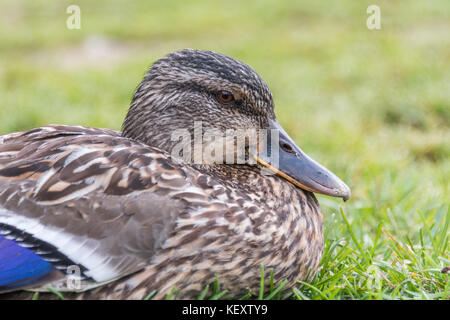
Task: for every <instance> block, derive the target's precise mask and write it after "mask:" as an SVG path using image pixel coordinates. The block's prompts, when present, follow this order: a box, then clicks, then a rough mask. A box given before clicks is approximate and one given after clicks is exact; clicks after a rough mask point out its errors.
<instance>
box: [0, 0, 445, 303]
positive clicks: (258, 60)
mask: <svg viewBox="0 0 450 320" xmlns="http://www.w3.org/2000/svg"><path fill="white" fill-rule="evenodd" d="M76 3H77V4H78V5H79V6H80V8H81V11H82V21H81V23H82V25H81V26H82V28H81V29H80V30H68V29H67V28H66V27H65V20H66V19H67V14H66V13H65V8H66V7H67V6H68V5H69V4H73V1H58V2H52V3H49V2H47V1H42V0H40V1H31V0H28V1H25V0H23V1H15V0H14V1H13V0H4V1H2V2H1V3H0V134H3V133H7V132H12V131H19V130H26V129H31V128H33V127H37V126H41V125H45V124H48V123H62V124H81V125H89V126H96V127H109V128H114V129H119V128H120V125H121V122H122V119H123V117H124V115H125V113H126V111H127V106H128V104H129V101H130V98H131V95H132V92H133V90H134V88H135V87H136V85H137V84H138V82H139V81H140V79H141V77H142V75H143V73H144V71H145V69H146V68H147V67H148V66H149V65H150V64H151V63H152V62H153V61H154V60H155V59H157V58H159V57H161V56H163V55H164V54H166V53H168V52H170V51H173V50H176V49H181V48H186V47H191V48H200V49H210V50H214V51H219V52H223V53H225V54H228V55H230V56H233V57H235V58H238V59H240V60H242V61H245V62H246V63H248V64H249V65H251V66H252V67H254V68H255V69H256V70H257V71H258V72H259V73H260V74H261V76H262V77H263V78H264V79H265V80H266V82H267V83H268V85H269V86H270V88H271V89H272V92H273V95H274V98H275V103H276V113H277V116H278V118H279V120H280V122H281V123H282V124H283V126H284V127H285V129H286V130H287V131H288V132H289V134H290V135H291V136H292V137H293V138H294V139H295V140H296V142H297V143H298V144H299V145H300V146H301V147H302V148H303V149H304V150H305V151H306V152H307V153H308V154H310V155H311V156H312V157H313V158H315V159H317V160H319V162H321V163H322V164H324V165H325V166H326V167H328V168H329V169H331V170H332V171H333V172H335V173H336V174H337V175H338V176H339V177H341V178H342V179H343V180H344V181H346V182H347V183H348V185H349V186H350V187H351V188H352V192H353V195H352V198H351V199H350V201H348V202H346V203H342V202H340V201H339V200H337V199H332V198H328V197H322V196H319V202H320V203H321V206H322V210H323V213H324V219H325V222H324V223H325V225H324V230H325V235H324V236H325V252H324V257H323V260H322V263H321V269H320V271H319V273H318V274H317V275H316V276H315V278H314V279H313V280H312V282H309V283H299V284H298V287H297V288H296V289H295V290H293V291H290V292H285V291H284V290H283V288H280V287H279V286H281V284H282V280H283V279H277V283H273V284H272V286H271V288H266V289H268V290H264V291H261V292H262V293H261V292H256V293H251V294H249V295H247V296H246V297H242V298H261V297H264V298H285V297H287V296H289V297H291V298H294V299H295V298H297V299H449V298H450V294H449V282H448V274H447V273H441V270H442V269H443V268H444V267H446V266H449V265H450V262H449V254H448V253H449V248H448V243H449V239H448V234H449V233H448V225H449V219H450V218H449V204H450V196H449V195H450V190H449V185H450V184H449V181H450V161H449V159H450V142H449V136H450V88H449V83H450V72H449V70H450V57H449V51H448V48H449V46H450V37H449V32H448V31H449V29H450V24H449V21H450V20H449V19H448V17H449V15H450V3H449V2H448V1H447V0H434V1H429V2H428V1H422V2H418V1H416V2H414V3H410V2H399V1H396V2H393V1H388V0H380V1H376V4H378V5H379V6H380V8H381V15H382V16H381V22H382V29H381V30H378V31H370V30H368V29H367V28H366V26H365V21H366V18H367V14H366V8H367V6H368V5H369V4H374V3H373V1H351V0H346V1H339V2H335V1H322V2H317V3H311V2H308V1H284V2H281V1H280V2H276V3H275V2H269V1H268V0H267V1H246V2H243V1H237V0H236V1H228V2H214V1H208V2H204V1H201V2H200V1H191V2H189V4H184V3H181V2H179V1H164V2H156V1H135V2H133V3H127V4H125V3H123V2H120V1H117V2H111V1H95V2H93V1H87V0H83V1H81V0H80V1H76ZM99 52H100V53H102V54H99ZM256 267H257V266H256ZM218 276H219V282H220V275H218ZM219 287H220V286H219V285H216V286H215V287H214V286H212V287H208V288H205V290H206V291H204V292H203V293H202V295H201V296H200V298H210V297H213V298H226V297H227V296H228V295H227V293H226V294H222V292H221V291H220V290H217V288H219ZM276 290H278V291H276ZM267 292H269V293H267ZM221 294H222V295H221ZM174 297H175V292H174V293H173V295H172V296H171V297H169V298H174ZM148 298H151V296H150V297H148Z"/></svg>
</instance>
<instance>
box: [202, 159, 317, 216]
mask: <svg viewBox="0 0 450 320" xmlns="http://www.w3.org/2000/svg"><path fill="white" fill-rule="evenodd" d="M196 167H197V169H198V170H200V171H202V172H205V173H208V174H209V175H212V176H214V178H216V179H217V180H218V181H219V182H221V184H223V185H225V186H228V187H230V188H233V189H237V190H241V191H242V192H243V193H245V194H246V195H250V196H253V197H256V198H259V199H261V200H263V199H266V200H267V201H270V202H273V203H275V205H276V206H281V205H283V204H285V203H288V202H292V201H293V200H294V199H296V200H299V201H302V200H301V199H303V200H304V201H305V202H308V203H309V204H310V205H311V206H314V207H317V208H319V204H318V202H317V199H316V197H315V196H314V194H313V193H311V192H308V191H304V190H302V189H300V188H298V187H296V186H294V185H293V184H291V183H290V182H288V181H287V180H285V179H283V178H282V177H280V176H278V175H276V174H271V173H269V172H267V171H266V169H265V168H264V167H261V166H260V165H230V164H220V165H217V164H216V165H213V166H209V165H197V166H196Z"/></svg>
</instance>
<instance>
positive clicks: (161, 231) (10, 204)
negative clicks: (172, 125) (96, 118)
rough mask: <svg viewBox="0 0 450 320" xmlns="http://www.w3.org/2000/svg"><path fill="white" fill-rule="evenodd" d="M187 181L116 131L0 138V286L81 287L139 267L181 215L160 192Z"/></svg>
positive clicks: (164, 159)
mask: <svg viewBox="0 0 450 320" xmlns="http://www.w3.org/2000/svg"><path fill="white" fill-rule="evenodd" d="M188 180H189V179H186V173H185V171H184V170H183V169H182V167H181V166H180V165H178V164H177V163H176V162H175V161H173V160H171V159H170V157H169V156H168V155H165V154H164V153H162V152H161V151H159V150H157V149H153V148H150V147H148V146H145V145H143V144H139V143H137V142H134V141H131V140H129V139H126V138H123V137H121V136H120V133H119V132H117V131H112V130H106V129H93V128H85V127H72V126H51V127H42V128H38V129H35V130H31V131H27V132H20V133H13V134H10V135H5V136H0V292H6V291H11V290H16V289H20V288H30V287H31V288H33V289H36V288H45V287H46V286H49V285H50V286H52V287H53V288H55V289H58V290H61V291H82V290H86V289H89V288H92V287H94V286H97V285H101V284H103V283H106V282H109V281H112V280H114V279H117V278H120V277H123V276H125V275H127V274H130V273H133V272H136V271H138V270H140V269H141V268H142V267H143V266H144V265H145V264H147V263H149V262H150V260H151V258H152V256H153V254H154V253H155V251H157V250H158V248H160V247H161V246H162V245H163V242H164V240H165V239H166V238H167V237H168V235H169V234H170V232H171V230H172V227H173V224H174V221H175V219H176V217H177V215H178V214H179V213H180V212H181V211H183V208H184V206H185V204H184V202H183V201H180V200H177V199H176V198H175V199H174V198H172V197H170V196H169V194H170V193H171V192H174V191H177V190H186V189H188V188H189V181H188ZM78 275H79V276H80V278H81V279H82V280H83V281H82V282H81V284H82V286H81V287H80V286H79V282H77V281H76V280H79V279H80V278H77V276H78Z"/></svg>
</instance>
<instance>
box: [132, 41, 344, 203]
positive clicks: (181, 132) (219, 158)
mask: <svg viewBox="0 0 450 320" xmlns="http://www.w3.org/2000/svg"><path fill="white" fill-rule="evenodd" d="M265 133H267V135H266V136H265V138H266V139H264V134H265ZM123 135H124V136H125V137H128V138H132V139H135V140H139V141H142V142H144V143H146V144H148V145H151V146H155V147H158V148H160V149H163V150H165V151H167V152H169V153H172V155H174V154H176V155H180V156H181V157H183V158H184V160H186V161H193V162H194V163H198V162H199V161H200V162H201V163H203V164H204V163H208V164H209V165H219V164H222V163H227V164H229V163H230V161H231V162H232V163H234V164H236V165H239V164H240V165H242V162H243V160H244V162H245V164H244V165H252V161H253V162H254V163H255V164H256V163H257V164H256V165H259V166H261V167H264V168H268V169H269V170H270V171H271V172H273V173H275V174H278V175H280V176H282V177H283V178H284V179H286V180H288V181H289V182H291V183H293V184H294V185H296V186H298V187H300V188H302V189H304V190H308V191H311V192H316V193H321V194H325V195H330V196H334V197H342V198H343V199H344V200H347V199H348V198H349V197H350V189H349V187H348V186H347V185H346V184H345V183H344V182H342V181H341V180H340V179H339V178H338V177H337V176H336V175H334V174H333V173H332V172H331V171H329V170H328V169H326V168H325V167H323V166H321V165H320V164H318V163H317V162H315V161H314V160H313V159H311V158H309V157H308V156H307V155H306V154H305V153H304V152H303V151H302V150H301V149H300V148H299V147H298V146H297V145H296V144H295V142H294V141H293V140H292V139H291V138H290V137H289V135H288V134H287V133H286V132H285V131H284V130H283V128H282V127H281V125H280V124H279V123H278V121H277V120H276V117H275V113H274V104H273V99H272V94H271V93H270V90H269V88H268V87H267V84H266V83H265V82H264V80H262V79H261V77H260V76H259V75H258V74H257V73H256V72H255V71H254V70H253V69H252V68H251V67H249V66H248V65H246V64H244V63H242V62H240V61H237V60H235V59H232V58H230V57H227V56H225V55H223V54H219V53H215V52H211V51H202V50H182V51H177V52H174V53H171V54H169V55H167V56H165V57H164V58H162V59H160V60H158V61H156V62H155V63H154V64H153V65H152V66H151V68H150V69H149V70H148V72H147V73H146V75H145V77H144V79H143V81H142V82H141V84H140V85H139V86H138V88H137V89H136V92H135V94H134V97H133V100H132V103H131V106H130V110H129V111H128V114H127V117H126V119H125V122H124V125H123ZM253 142H254V143H253ZM255 143H256V144H255ZM230 146H231V147H230ZM180 149H181V152H180ZM241 149H242V150H241ZM207 155H208V156H207ZM205 159H206V160H205ZM255 160H256V161H255Z"/></svg>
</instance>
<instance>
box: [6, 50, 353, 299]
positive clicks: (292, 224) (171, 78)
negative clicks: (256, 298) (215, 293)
mask: <svg viewBox="0 0 450 320" xmlns="http://www.w3.org/2000/svg"><path fill="white" fill-rule="evenodd" d="M199 122H200V124H201V126H199V125H198V124H199ZM230 129H234V131H232V132H241V133H239V134H238V135H237V136H232V135H231V138H229V137H228V135H226V134H225V133H226V132H229V131H227V130H230ZM242 129H246V131H245V132H253V133H250V134H249V136H245V137H244V138H243V140H241V142H242V141H243V143H241V149H242V150H243V151H239V150H241V149H239V148H238V142H237V141H239V139H240V138H242V137H243V136H242V132H243V130H242ZM253 129H254V130H253ZM208 130H213V131H214V132H216V138H217V137H222V136H223V137H224V138H223V139H212V138H207V137H204V138H203V139H202V137H203V136H202V135H203V134H206V132H207V131H208ZM239 130H240V131H239ZM258 130H259V131H258ZM217 132H218V133H217ZM220 132H221V133H222V135H221V134H220ZM254 132H257V134H258V135H259V132H269V135H268V136H267V138H266V139H258V140H257V143H256V144H255V143H251V141H255V140H254V139H253V138H255V137H251V135H254ZM174 133H176V134H174ZM180 133H181V134H180ZM183 134H184V135H183ZM198 134H200V139H198ZM269 136H270V137H269ZM191 138H192V140H194V141H192V140H191ZM220 141H222V144H219V142H220ZM224 141H226V146H227V147H226V148H225V147H224V145H225V144H223V142H224ZM192 142H193V143H192ZM191 143H192V145H193V150H192V149H191V148H190V147H191ZM230 145H231V147H230V148H228V146H230ZM199 147H200V150H203V154H205V152H204V150H206V149H208V148H209V150H214V152H212V153H211V155H213V156H214V157H212V160H211V159H208V161H206V160H205V159H204V158H202V153H200V157H199V156H198V154H196V151H198V150H199V149H198V148H199ZM202 148H203V149H202ZM175 149H176V150H175ZM174 150H175V151H176V152H175V151H174ZM180 150H181V151H180ZM221 151H223V152H222V155H220V154H221ZM239 152H240V153H239ZM275 154H276V155H277V157H273V155H275ZM239 155H240V156H239ZM210 158H211V157H210ZM239 159H240V160H241V161H239ZM225 160H226V161H225ZM252 160H253V161H252ZM314 192H315V193H321V194H325V195H330V196H333V197H341V198H343V199H344V200H346V199H348V198H349V196H350V189H349V188H348V187H347V185H346V184H345V183H344V182H342V181H341V180H340V179H339V178H338V177H336V176H335V175H334V174H333V173H331V172H330V171H329V170H327V169H326V168H324V167H323V166H321V165H320V164H318V163H317V162H315V161H314V160H312V159H311V158H309V157H308V156H307V155H306V154H305V153H304V152H303V151H302V150H301V149H300V148H299V147H298V146H297V145H296V144H295V143H294V141H293V140H292V139H291V138H290V137H289V135H288V134H287V133H286V132H285V131H284V130H283V129H282V127H281V126H280V124H279V123H278V122H277V120H276V117H275V113H274V103H273V99H272V95H271V92H270V90H269V88H268V86H267V85H266V83H265V82H264V81H263V80H262V79H261V77H260V76H259V75H258V74H257V73H256V72H255V71H254V70H253V69H252V68H251V67H249V66H248V65H246V64H244V63H242V62H240V61H237V60H235V59H233V58H230V57H228V56H225V55H223V54H219V53H215V52H210V51H202V50H190V49H189V50H182V51H177V52H174V53H171V54H168V55H167V56H165V57H163V58H161V59H160V60H158V61H156V62H155V63H154V64H153V65H152V66H151V67H150V69H149V70H148V71H147V73H146V74H145V76H144V79H143V80H142V82H141V83H140V85H139V86H138V87H137V89H136V91H135V93H134V96H133V99H132V102H131V106H130V108H129V111H128V114H127V115H126V119H125V121H124V123H123V130H122V131H121V132H120V131H115V130H109V129H97V128H89V127H82V126H66V125H50V126H45V127H40V128H36V129H33V130H29V131H24V132H16V133H11V134H6V135H3V136H0V292H1V293H7V294H6V296H8V295H11V292H14V291H20V290H30V291H47V290H48V288H53V289H55V290H59V291H61V292H66V294H65V295H66V297H72V298H80V299H143V298H145V297H147V296H148V295H149V294H150V293H151V292H154V290H156V291H157V293H156V295H155V296H154V298H163V297H164V296H165V295H167V294H168V293H169V292H171V290H173V288H176V290H178V297H179V298H193V297H195V296H196V295H197V294H198V293H199V292H200V291H201V290H202V289H203V288H204V287H205V286H206V285H208V284H210V283H212V282H214V281H215V280H216V277H218V279H219V282H220V283H221V286H222V288H223V289H226V290H228V292H229V293H230V294H231V295H238V294H241V293H247V292H248V290H253V292H256V291H257V290H258V288H259V282H260V266H261V265H263V266H264V270H265V271H266V272H267V274H266V279H269V277H268V274H269V272H270V270H272V269H273V274H274V278H275V280H276V281H281V280H287V284H286V288H289V287H292V286H294V285H296V283H297V281H298V280H304V281H308V280H310V279H311V277H312V276H313V275H314V273H315V272H316V271H317V269H318V266H319V262H320V260H321V256H322V246H323V236H322V214H321V211H320V207H319V203H318V201H317V200H316V198H315V196H314V194H313V193H314ZM1 296H2V295H0V297H1ZM3 296H4V297H5V295H3Z"/></svg>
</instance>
